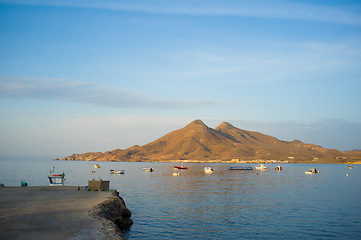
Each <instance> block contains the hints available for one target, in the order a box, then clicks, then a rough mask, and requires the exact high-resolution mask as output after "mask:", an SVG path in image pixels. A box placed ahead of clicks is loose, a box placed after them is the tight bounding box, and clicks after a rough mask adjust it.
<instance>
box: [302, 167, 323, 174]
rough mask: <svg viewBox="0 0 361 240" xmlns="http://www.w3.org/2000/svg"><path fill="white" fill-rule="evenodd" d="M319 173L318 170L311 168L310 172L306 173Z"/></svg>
mask: <svg viewBox="0 0 361 240" xmlns="http://www.w3.org/2000/svg"><path fill="white" fill-rule="evenodd" d="M319 172H320V171H318V170H317V169H316V168H310V169H309V170H308V171H306V172H305V174H315V173H319Z"/></svg>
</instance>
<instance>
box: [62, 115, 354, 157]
mask: <svg viewBox="0 0 361 240" xmlns="http://www.w3.org/2000/svg"><path fill="white" fill-rule="evenodd" d="M355 154H356V155H357V156H356V158H361V152H356V153H355V152H340V151H338V150H335V149H326V148H323V147H321V146H318V145H314V144H306V143H303V142H301V141H299V140H295V141H281V140H278V139H277V138H275V137H272V136H269V135H265V134H262V133H259V132H253V131H247V130H243V129H239V128H236V127H234V126H233V125H232V124H230V123H228V122H223V123H221V124H220V125H219V126H218V127H216V128H215V129H213V128H210V127H208V126H207V125H205V124H204V123H203V122H202V121H201V120H194V121H192V122H191V123H189V124H188V125H187V126H185V127H184V128H181V129H178V130H175V131H172V132H170V133H168V134H166V135H164V136H163V137H161V138H159V139H157V140H155V141H153V142H151V143H148V144H145V145H143V146H137V145H135V146H133V147H130V148H128V149H124V150H122V149H116V150H113V151H107V152H104V153H102V152H89V153H84V154H73V155H71V156H68V157H65V158H63V159H62V160H79V161H82V160H83V161H129V162H136V161H137V162H138V161H172V160H197V161H199V160H202V161H215V160H217V161H219V162H223V161H230V160H232V159H239V160H240V161H241V160H251V161H252V160H264V161H266V160H278V161H285V160H287V161H290V162H316V163H317V162H318V163H337V162H340V161H345V159H347V158H350V157H351V158H355V156H354V155H355ZM344 156H346V157H344ZM341 159H342V160H341Z"/></svg>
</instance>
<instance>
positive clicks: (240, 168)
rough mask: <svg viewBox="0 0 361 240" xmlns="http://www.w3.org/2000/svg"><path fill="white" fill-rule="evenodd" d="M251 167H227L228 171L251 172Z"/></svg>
mask: <svg viewBox="0 0 361 240" xmlns="http://www.w3.org/2000/svg"><path fill="white" fill-rule="evenodd" d="M252 169H253V168H252V167H229V170H233V171H238V170H252Z"/></svg>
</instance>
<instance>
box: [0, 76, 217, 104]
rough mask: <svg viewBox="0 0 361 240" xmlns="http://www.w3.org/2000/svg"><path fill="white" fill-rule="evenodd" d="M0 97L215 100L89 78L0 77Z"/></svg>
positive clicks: (128, 101)
mask: <svg viewBox="0 0 361 240" xmlns="http://www.w3.org/2000/svg"><path fill="white" fill-rule="evenodd" d="M0 97H2V98H18V99H19V98H20V99H24V98H25V99H26V98H28V99H50V100H51V99H52V100H60V101H68V102H75V103H85V104H91V105H95V106H102V107H114V108H149V109H194V108H202V107H207V106H212V105H214V104H219V103H220V102H216V101H213V100H207V99H203V100H202V99H201V100H199V99H195V100H192V99H187V100H182V99H180V100H178V99H159V98H155V97H152V96H148V95H145V94H141V93H138V92H135V91H130V90H122V89H115V88H110V87H106V86H102V85H98V84H95V83H90V82H71V81H67V80H59V79H39V78H14V77H0Z"/></svg>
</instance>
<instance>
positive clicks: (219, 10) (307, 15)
mask: <svg viewBox="0 0 361 240" xmlns="http://www.w3.org/2000/svg"><path fill="white" fill-rule="evenodd" d="M0 2H1V3H11V4H14V3H15V4H30V5H47V6H65V7H82V8H98V9H107V10H115V11H128V12H144V13H151V14H178V15H228V16H240V17H253V18H273V19H297V20H312V21H324V22H335V23H341V24H351V25H361V15H360V11H359V10H360V6H356V10H355V7H354V6H348V7H342V8H340V7H332V6H325V5H318V4H309V3H302V2H294V1H293V2H289V1H288V2H287V1H277V0H276V1H267V0H252V1H251V0H245V1H238V0H198V1H191V0H182V1H168V0H128V1H115V0H103V1H99V0H72V1H66V0H52V1H45V0H0Z"/></svg>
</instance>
